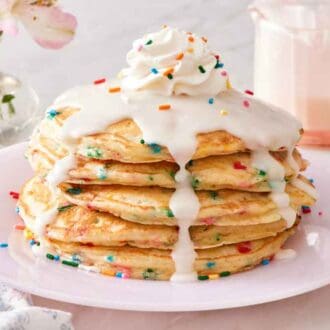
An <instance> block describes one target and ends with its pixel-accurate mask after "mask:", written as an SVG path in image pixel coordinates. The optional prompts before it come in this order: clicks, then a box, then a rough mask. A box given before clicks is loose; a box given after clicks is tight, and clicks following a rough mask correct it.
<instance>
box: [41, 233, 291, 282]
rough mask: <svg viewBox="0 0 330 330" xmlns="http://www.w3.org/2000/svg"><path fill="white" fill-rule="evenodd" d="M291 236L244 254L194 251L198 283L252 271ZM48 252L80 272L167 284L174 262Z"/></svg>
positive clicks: (74, 249)
mask: <svg viewBox="0 0 330 330" xmlns="http://www.w3.org/2000/svg"><path fill="white" fill-rule="evenodd" d="M294 232H295V227H293V228H290V229H288V230H285V231H284V232H282V233H280V234H278V235H277V236H275V237H269V238H264V239H259V240H255V241H252V242H249V243H248V244H246V245H245V247H247V246H248V248H245V249H244V250H242V249H241V248H240V247H241V245H239V244H231V245H225V246H222V247H217V248H212V249H204V250H196V252H197V259H196V261H195V263H194V268H195V270H196V271H197V272H198V275H199V279H201V280H205V279H208V278H216V277H225V276H228V275H230V274H233V273H237V272H241V271H245V270H248V269H251V268H253V267H255V266H257V265H258V264H260V263H261V262H262V261H263V260H265V259H266V260H270V259H271V258H272V257H273V256H274V254H276V253H277V252H278V251H279V250H280V248H281V247H282V246H283V244H284V243H285V242H286V240H287V239H288V238H289V237H290V236H291V235H292V234H293V233H294ZM47 248H48V250H49V251H51V253H53V254H56V255H59V256H60V258H61V260H62V261H63V260H68V261H72V260H75V264H74V265H78V264H80V265H82V268H83V269H84V268H87V269H92V270H96V271H100V272H101V273H103V274H105V275H110V276H116V277H123V278H135V279H145V280H169V279H170V277H171V275H172V274H173V272H174V262H173V260H172V258H171V254H170V253H171V252H170V251H168V250H159V249H139V248H132V247H120V248H107V247H100V246H89V245H82V244H74V243H63V242H59V241H52V240H47ZM209 276H210V277H209Z"/></svg>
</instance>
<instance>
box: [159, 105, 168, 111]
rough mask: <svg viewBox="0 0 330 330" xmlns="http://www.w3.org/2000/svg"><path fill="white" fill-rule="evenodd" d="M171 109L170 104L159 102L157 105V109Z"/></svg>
mask: <svg viewBox="0 0 330 330" xmlns="http://www.w3.org/2000/svg"><path fill="white" fill-rule="evenodd" d="M170 109H171V105H170V104H161V105H159V107H158V110H161V111H164V110H170Z"/></svg>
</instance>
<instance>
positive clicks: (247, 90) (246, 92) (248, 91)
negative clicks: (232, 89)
mask: <svg viewBox="0 0 330 330" xmlns="http://www.w3.org/2000/svg"><path fill="white" fill-rule="evenodd" d="M244 93H245V94H248V95H252V96H253V95H254V93H253V92H252V91H251V90H249V89H246V90H245V91H244Z"/></svg>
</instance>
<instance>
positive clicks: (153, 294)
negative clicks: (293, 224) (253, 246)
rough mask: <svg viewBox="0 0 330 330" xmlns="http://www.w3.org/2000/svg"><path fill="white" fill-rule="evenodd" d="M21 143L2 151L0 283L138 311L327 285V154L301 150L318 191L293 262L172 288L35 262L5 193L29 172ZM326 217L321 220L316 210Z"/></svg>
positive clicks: (254, 300)
mask: <svg viewBox="0 0 330 330" xmlns="http://www.w3.org/2000/svg"><path fill="white" fill-rule="evenodd" d="M25 148H26V144H24V143H23V144H18V145H14V146H12V147H9V148H6V149H3V150H1V151H0V173H1V178H2V179H1V187H0V205H1V220H0V242H9V248H8V249H7V248H0V280H1V281H4V282H7V283H9V284H10V285H12V286H13V287H16V288H18V289H20V290H23V291H26V292H30V293H33V294H36V295H39V296H43V297H46V298H51V299H56V300H62V301H66V302H70V303H75V304H82V305H88V306H97V307H106V308H115V309H125V310H138V311H199V310H210V309H222V308H230V307H240V306H247V305H253V304H260V303H264V302H269V301H274V300H278V299H283V298H287V297H291V296H294V295H298V294H301V293H304V292H308V291H311V290H314V289H317V288H320V287H322V286H324V285H326V284H329V283H330V262H329V256H330V223H329V215H330V203H329V202H330V201H329V197H328V196H329V195H330V152H329V151H319V150H305V151H304V152H303V154H304V155H305V156H306V158H307V159H309V160H310V161H311V163H312V166H311V169H310V170H309V171H308V176H309V177H312V178H314V180H315V182H316V186H317V188H318V190H319V192H320V194H321V198H320V201H319V202H318V203H317V205H316V206H314V207H313V209H312V213H311V214H310V215H305V216H303V219H302V225H301V226H300V230H299V231H298V233H297V235H295V236H294V237H293V238H292V239H291V240H290V241H289V242H288V244H287V247H291V248H293V249H295V250H296V251H297V252H298V255H297V257H296V258H294V259H290V260H281V261H276V260H275V261H273V262H271V263H270V265H268V266H260V267H258V268H257V269H254V270H252V271H249V272H245V273H241V274H237V275H233V276H230V277H227V278H222V279H220V280H216V281H203V282H196V283H185V284H174V283H171V282H152V281H137V280H124V279H117V278H111V277H107V276H102V275H98V274H91V273H87V272H84V271H81V270H79V269H74V268H71V267H68V266H63V265H60V264H56V263H55V262H52V261H48V260H35V258H34V257H33V255H32V254H31V251H30V248H29V247H28V244H27V243H26V242H25V241H24V240H23V239H22V236H23V235H22V232H20V231H15V230H14V229H13V226H14V224H15V223H17V221H18V216H17V215H16V214H15V212H14V209H15V202H14V201H13V200H12V199H11V198H10V196H9V191H18V190H19V188H20V186H21V185H22V183H23V182H24V181H25V180H26V179H27V178H28V177H30V176H31V175H32V171H31V169H30V167H29V165H28V163H27V161H26V160H25V159H24V156H23V153H24V150H25ZM320 211H321V212H323V215H321V216H320V215H318V212H320Z"/></svg>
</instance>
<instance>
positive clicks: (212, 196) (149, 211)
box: [61, 184, 314, 225]
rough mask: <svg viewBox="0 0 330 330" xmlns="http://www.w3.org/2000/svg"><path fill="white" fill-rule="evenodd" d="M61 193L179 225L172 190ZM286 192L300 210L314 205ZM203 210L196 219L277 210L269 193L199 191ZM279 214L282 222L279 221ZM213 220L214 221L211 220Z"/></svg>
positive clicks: (125, 214)
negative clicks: (174, 211) (174, 209)
mask: <svg viewBox="0 0 330 330" xmlns="http://www.w3.org/2000/svg"><path fill="white" fill-rule="evenodd" d="M61 189H62V192H63V194H64V196H65V198H66V199H67V201H68V202H69V203H72V204H76V205H80V206H84V207H89V208H91V209H95V210H98V211H103V212H109V213H112V214H114V215H116V216H118V217H121V218H122V219H125V220H128V221H133V222H138V223H143V224H166V225H176V219H175V217H174V215H173V213H172V211H171V210H170V208H169V201H170V198H171V195H172V194H173V191H172V190H170V189H164V188H158V187H148V188H146V187H128V186H99V185H98V186H97V185H94V186H93V185H92V186H87V185H85V186H77V185H72V184H62V185H61ZM286 192H287V193H288V194H289V196H290V201H291V206H292V208H293V209H294V210H298V209H299V207H300V206H301V205H306V206H308V205H312V204H313V203H314V199H313V198H312V197H310V196H308V195H307V193H305V192H303V191H302V190H300V189H298V188H296V187H294V186H292V185H290V184H288V185H287V188H286ZM196 193H197V196H198V199H199V201H200V205H201V208H200V211H199V213H198V216H197V219H198V220H200V221H201V222H202V223H203V220H204V223H203V224H205V219H208V218H211V219H213V218H222V217H228V216H237V215H239V216H249V215H252V216H257V215H259V216H262V215H263V214H266V213H268V212H270V211H276V210H277V206H276V204H275V203H274V202H273V201H272V200H271V199H270V196H269V193H251V192H243V191H233V190H219V191H216V192H214V191H197V192H196ZM280 218H281V217H280V215H279V219H280ZM212 221H214V220H212Z"/></svg>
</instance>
